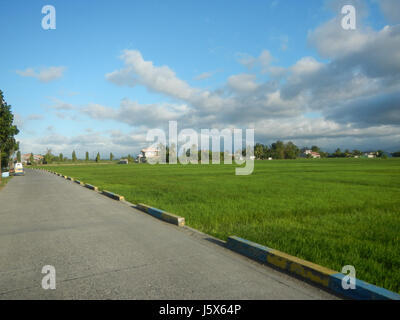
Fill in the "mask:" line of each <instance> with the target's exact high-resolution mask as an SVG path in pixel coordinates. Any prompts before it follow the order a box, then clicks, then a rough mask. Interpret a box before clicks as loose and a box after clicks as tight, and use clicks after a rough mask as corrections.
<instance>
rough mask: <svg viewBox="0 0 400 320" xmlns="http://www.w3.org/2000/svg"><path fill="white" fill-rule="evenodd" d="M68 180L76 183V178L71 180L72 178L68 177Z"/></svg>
mask: <svg viewBox="0 0 400 320" xmlns="http://www.w3.org/2000/svg"><path fill="white" fill-rule="evenodd" d="M67 180H70V181H75V179H74V178H71V177H67Z"/></svg>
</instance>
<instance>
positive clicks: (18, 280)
mask: <svg viewBox="0 0 400 320" xmlns="http://www.w3.org/2000/svg"><path fill="white" fill-rule="evenodd" d="M45 265H52V266H54V267H55V269H56V289H55V290H44V289H43V288H42V278H43V277H44V276H45V275H44V274H42V273H41V271H42V267H43V266H45ZM0 299H336V297H335V296H332V295H330V294H328V293H326V292H325V291H322V290H320V289H318V288H315V287H313V286H311V285H308V284H306V283H304V282H302V281H300V280H297V279H294V278H292V277H290V276H288V275H285V274H283V273H281V272H278V271H275V270H273V269H271V268H268V267H266V266H264V265H261V264H259V263H257V262H254V261H251V260H249V259H247V258H245V257H242V256H240V255H238V254H236V253H234V252H231V251H230V250H228V249H225V248H223V247H222V246H220V245H218V244H216V243H214V242H213V241H210V238H209V237H207V236H206V235H202V234H199V233H197V232H193V231H190V230H188V229H182V228H181V229H179V228H178V227H175V226H173V225H170V224H167V223H165V222H163V221H159V220H157V219H155V218H153V217H151V216H149V215H147V214H145V213H142V212H140V211H137V210H136V209H133V208H132V207H131V206H129V205H127V204H124V203H120V202H118V201H115V200H111V199H109V198H106V197H105V196H103V195H101V194H98V193H96V192H94V191H91V190H88V189H86V188H83V187H81V186H79V185H77V184H76V183H74V182H71V181H66V180H64V179H62V178H60V177H58V176H55V175H52V174H50V173H47V172H41V171H34V170H27V172H26V175H25V176H21V177H14V178H13V179H12V180H11V181H10V182H9V183H8V184H7V185H6V187H5V188H4V189H2V190H1V191H0Z"/></svg>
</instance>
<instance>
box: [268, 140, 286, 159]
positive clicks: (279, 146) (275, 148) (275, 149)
mask: <svg viewBox="0 0 400 320" xmlns="http://www.w3.org/2000/svg"><path fill="white" fill-rule="evenodd" d="M271 149H272V156H273V158H274V159H285V144H284V143H283V142H282V141H277V142H275V143H273V144H272V145H271Z"/></svg>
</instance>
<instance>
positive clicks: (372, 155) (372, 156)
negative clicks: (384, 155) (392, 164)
mask: <svg viewBox="0 0 400 320" xmlns="http://www.w3.org/2000/svg"><path fill="white" fill-rule="evenodd" d="M364 156H365V157H367V158H370V159H372V158H376V157H377V153H376V152H366V153H364Z"/></svg>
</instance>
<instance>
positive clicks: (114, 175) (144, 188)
mask: <svg viewBox="0 0 400 320" xmlns="http://www.w3.org/2000/svg"><path fill="white" fill-rule="evenodd" d="M44 167H45V168H46V169H49V170H53V171H57V172H60V173H62V174H64V175H68V176H72V177H74V178H76V179H79V180H81V181H84V182H87V183H90V184H92V185H95V186H98V187H99V189H100V190H103V189H107V190H109V191H112V192H115V193H117V194H120V195H123V196H125V198H126V199H127V200H128V201H131V202H133V203H139V202H142V203H146V204H148V205H151V206H154V207H157V208H160V209H163V210H166V211H169V212H171V213H174V214H177V215H180V216H183V217H185V220H186V223H187V224H188V225H189V226H191V227H193V228H196V229H198V230H200V231H203V232H205V233H208V234H210V235H213V236H215V237H218V238H220V239H223V240H226V239H227V237H228V236H230V235H237V236H240V237H243V238H245V239H248V240H251V241H254V242H257V243H260V244H263V245H266V246H268V247H271V248H274V249H277V250H281V251H283V252H286V253H289V254H291V255H294V256H298V257H301V258H303V259H306V260H309V261H312V262H314V263H317V264H320V265H323V266H325V267H328V268H331V269H333V270H337V271H338V272H340V271H341V270H342V267H343V266H345V265H353V266H354V267H355V269H356V276H357V278H359V279H362V280H364V281H367V282H370V283H372V284H375V285H378V286H382V287H384V288H387V289H389V290H393V291H396V292H399V293H400V159H387V160H381V159H321V160H282V161H256V162H255V169H254V172H253V174H252V175H250V176H235V173H234V168H235V166H234V165H186V166H183V165H155V166H152V165H146V164H129V165H108V166H99V165H79V166H44Z"/></svg>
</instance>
